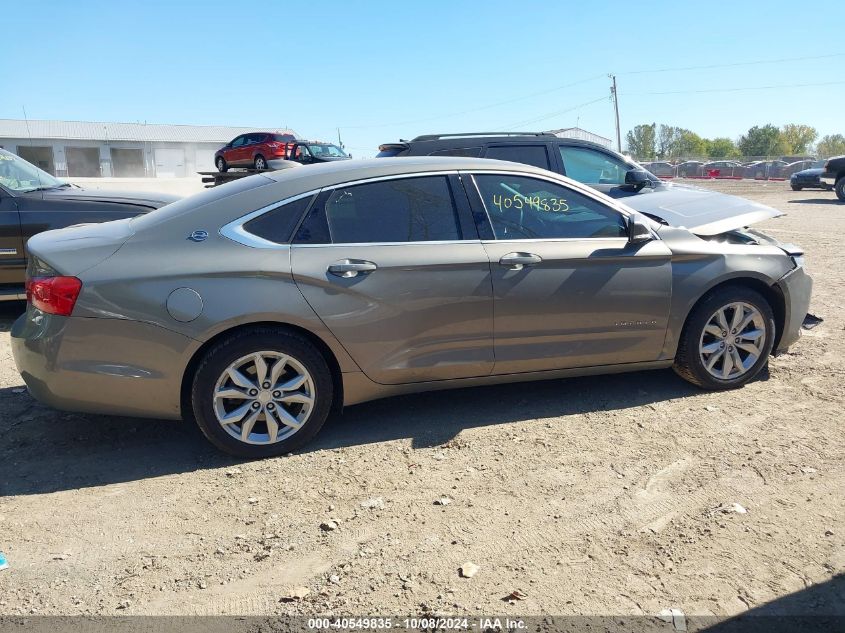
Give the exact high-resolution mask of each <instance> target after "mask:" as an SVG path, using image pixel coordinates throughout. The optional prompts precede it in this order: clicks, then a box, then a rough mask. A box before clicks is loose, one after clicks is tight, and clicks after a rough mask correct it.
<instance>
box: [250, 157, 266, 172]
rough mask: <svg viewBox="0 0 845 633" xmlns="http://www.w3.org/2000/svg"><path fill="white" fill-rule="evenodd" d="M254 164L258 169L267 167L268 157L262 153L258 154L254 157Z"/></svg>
mask: <svg viewBox="0 0 845 633" xmlns="http://www.w3.org/2000/svg"><path fill="white" fill-rule="evenodd" d="M252 166H253V167H255V168H256V169H267V159H266V158H264V157H263V156H262V155H261V154H258V155H257V156H256V157H255V158H254V159H252Z"/></svg>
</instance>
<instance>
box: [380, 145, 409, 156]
mask: <svg viewBox="0 0 845 633" xmlns="http://www.w3.org/2000/svg"><path fill="white" fill-rule="evenodd" d="M406 151H407V148H405V147H388V148H387V149H383V150H381V151H380V152H379V153H378V154H376V158H393V157H394V156H399V154H402V153H404V152H406Z"/></svg>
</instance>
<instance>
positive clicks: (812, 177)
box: [789, 160, 833, 191]
mask: <svg viewBox="0 0 845 633" xmlns="http://www.w3.org/2000/svg"><path fill="white" fill-rule="evenodd" d="M824 163H825V161H823V160H817V161H813V162H812V163H811V164H810V166H809V168H808V169H802V170H801V171H796V172H794V173H793V174H792V175H791V176H790V177H789V186H790V187H792V190H793V191H801V190H802V189H827V190H828V191H829V190H831V189H833V187H831V186H830V185H826V184H824V183H823V182H822V181H821V175H822V173H824Z"/></svg>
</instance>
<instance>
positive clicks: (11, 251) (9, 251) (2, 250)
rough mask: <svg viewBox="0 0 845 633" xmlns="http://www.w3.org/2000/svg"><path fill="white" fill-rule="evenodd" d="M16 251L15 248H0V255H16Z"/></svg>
mask: <svg viewBox="0 0 845 633" xmlns="http://www.w3.org/2000/svg"><path fill="white" fill-rule="evenodd" d="M17 254H18V249H16V248H0V255H17Z"/></svg>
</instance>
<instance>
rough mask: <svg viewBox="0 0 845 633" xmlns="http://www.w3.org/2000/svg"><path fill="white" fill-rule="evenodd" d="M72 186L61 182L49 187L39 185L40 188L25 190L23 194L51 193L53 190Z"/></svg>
mask: <svg viewBox="0 0 845 633" xmlns="http://www.w3.org/2000/svg"><path fill="white" fill-rule="evenodd" d="M72 186H73V185H72V184H70V183H69V182H63V183H60V184H58V185H50V186H49V187H48V186H46V185H41V186H40V187H34V188H32V189H25V190H24V193H32V192H33V191H51V190H53V189H64V188H65V187H72Z"/></svg>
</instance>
